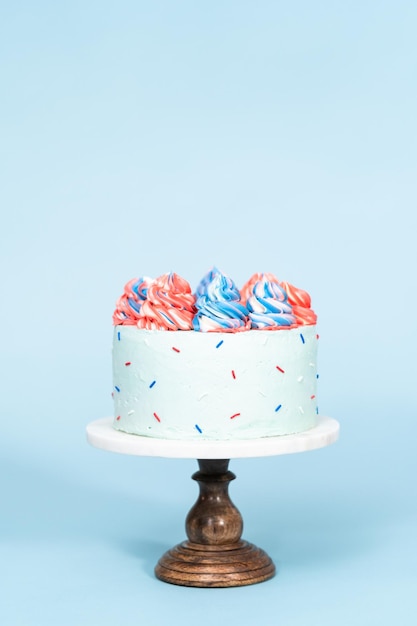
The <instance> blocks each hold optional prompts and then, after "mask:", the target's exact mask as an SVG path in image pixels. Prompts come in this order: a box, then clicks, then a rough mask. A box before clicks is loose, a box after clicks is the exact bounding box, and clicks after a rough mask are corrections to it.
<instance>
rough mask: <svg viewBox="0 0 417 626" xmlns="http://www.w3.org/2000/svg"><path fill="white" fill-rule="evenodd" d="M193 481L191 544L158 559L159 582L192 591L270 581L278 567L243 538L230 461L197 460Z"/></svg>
mask: <svg viewBox="0 0 417 626" xmlns="http://www.w3.org/2000/svg"><path fill="white" fill-rule="evenodd" d="M198 464H199V467H200V471H198V472H196V473H195V474H193V479H194V480H196V481H197V482H198V484H199V486H200V495H199V498H198V500H197V502H196V503H195V504H194V506H193V507H192V509H191V511H190V512H189V513H188V515H187V519H186V524H185V527H186V532H187V537H188V541H184V542H183V543H180V544H178V545H177V546H175V548H172V550H169V551H168V552H166V553H165V554H164V555H163V556H162V557H161V559H160V560H159V562H158V564H157V566H156V568H155V574H156V575H157V577H158V578H160V579H161V580H164V581H165V582H167V583H174V584H176V585H187V586H190V587H234V586H240V585H251V584H253V583H260V582H262V581H263V580H267V579H268V578H272V576H273V575H274V573H275V566H274V564H273V563H272V561H271V559H270V558H269V556H268V555H267V554H266V553H265V552H264V551H263V550H261V549H260V548H257V547H256V546H254V545H253V544H251V543H248V542H247V541H243V540H242V539H241V535H242V530H243V520H242V516H241V515H240V513H239V511H238V509H237V508H236V507H235V505H234V504H233V503H232V501H231V500H230V497H229V483H230V481H231V480H233V479H234V478H236V476H235V475H234V474H233V473H232V472H230V471H228V465H229V461H228V460H203V459H201V460H199V461H198Z"/></svg>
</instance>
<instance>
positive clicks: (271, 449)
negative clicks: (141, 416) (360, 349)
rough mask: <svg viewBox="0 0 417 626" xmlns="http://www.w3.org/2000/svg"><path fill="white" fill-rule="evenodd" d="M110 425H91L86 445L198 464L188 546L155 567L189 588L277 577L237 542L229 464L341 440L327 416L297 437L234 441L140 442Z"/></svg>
mask: <svg viewBox="0 0 417 626" xmlns="http://www.w3.org/2000/svg"><path fill="white" fill-rule="evenodd" d="M112 423H113V419H112V418H103V419H99V420H96V421H95V422H92V423H91V424H89V425H88V426H87V440H88V441H89V443H90V444H91V445H93V446H95V447H96V448H101V449H103V450H108V451H112V452H118V453H121V454H133V455H138V456H160V457H170V458H194V459H195V458H197V459H199V460H198V464H199V471H198V472H196V473H195V474H193V476H192V478H193V479H194V480H196V481H197V482H198V484H199V487H200V494H199V497H198V499H197V501H196V503H195V504H194V506H193V507H192V508H191V510H190V512H189V513H188V516H187V519H186V532H187V537H188V541H184V542H182V543H180V544H178V545H177V546H175V547H174V548H172V549H171V550H168V552H166V553H165V554H164V555H163V556H162V557H161V558H160V559H159V561H158V563H157V565H156V567H155V574H156V576H157V577H158V578H159V579H160V580H163V581H164V582H167V583H172V584H174V585H183V586H187V587H239V586H243V585H252V584H254V583H259V582H262V581H264V580H268V579H269V578H272V577H273V576H274V573H275V566H274V564H273V562H272V560H271V559H270V557H269V556H268V555H267V554H266V553H265V552H264V551H263V550H261V549H260V548H257V547H256V546H254V545H253V544H251V543H248V542H247V541H244V540H242V539H241V535H242V529H243V521H242V516H241V515H240V513H239V511H238V509H237V508H236V507H235V505H234V504H233V503H232V501H231V500H230V497H229V491H228V490H229V483H230V481H231V480H233V479H234V478H236V476H235V475H234V474H233V473H232V472H230V471H229V470H228V466H229V459H230V458H242V457H261V456H273V455H279V454H291V453H294V452H305V451H307V450H314V449H317V448H322V447H324V446H328V445H330V444H332V443H334V442H335V441H336V440H337V438H338V435H339V423H338V422H337V421H336V420H335V419H332V418H329V417H319V419H318V424H317V426H316V427H315V428H312V429H310V430H307V431H304V432H302V433H297V434H295V435H286V436H283V437H267V438H265V439H254V440H250V441H246V440H243V441H234V442H229V441H195V440H194V441H172V440H171V441H167V440H162V439H155V438H151V437H140V436H137V435H129V434H126V433H122V432H120V431H117V430H115V429H113V427H112Z"/></svg>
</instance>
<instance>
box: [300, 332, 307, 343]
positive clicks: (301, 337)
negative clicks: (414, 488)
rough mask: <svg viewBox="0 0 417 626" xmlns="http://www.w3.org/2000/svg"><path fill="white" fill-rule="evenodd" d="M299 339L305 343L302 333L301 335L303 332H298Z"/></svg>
mask: <svg viewBox="0 0 417 626" xmlns="http://www.w3.org/2000/svg"><path fill="white" fill-rule="evenodd" d="M300 339H301V341H302V342H303V343H305V342H306V340H305V339H304V335H303V333H300Z"/></svg>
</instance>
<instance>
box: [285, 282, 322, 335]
mask: <svg viewBox="0 0 417 626" xmlns="http://www.w3.org/2000/svg"><path fill="white" fill-rule="evenodd" d="M279 284H280V285H281V287H282V288H283V289H285V291H286V292H287V296H288V302H289V303H290V304H291V305H292V311H293V313H294V315H295V318H296V320H297V324H300V325H303V326H311V325H313V324H315V323H316V322H317V315H316V314H315V313H314V311H313V309H312V308H311V298H310V295H309V294H308V293H307V291H304V290H303V289H299V288H298V287H294V285H291V284H290V283H287V282H286V281H284V280H280V281H279Z"/></svg>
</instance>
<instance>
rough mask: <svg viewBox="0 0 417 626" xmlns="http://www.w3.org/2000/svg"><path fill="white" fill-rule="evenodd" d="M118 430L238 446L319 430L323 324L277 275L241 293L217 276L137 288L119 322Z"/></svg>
mask: <svg viewBox="0 0 417 626" xmlns="http://www.w3.org/2000/svg"><path fill="white" fill-rule="evenodd" d="M113 321H114V324H115V330H114V339H113V384H114V389H113V398H114V408H115V417H114V427H115V428H116V429H118V430H122V431H124V432H126V433H131V434H135V435H140V436H146V437H156V438H160V439H180V440H184V439H209V440H233V439H253V438H260V437H274V436H278V435H287V434H292V433H297V432H301V431H303V430H307V429H309V428H312V427H314V426H315V425H316V421H317V413H318V410H317V393H316V387H317V344H318V335H317V330H316V316H315V314H314V312H313V311H312V309H311V303H310V297H309V295H308V294H307V293H306V292H305V291H303V290H300V289H296V288H295V287H293V286H292V285H290V284H289V283H284V282H282V281H278V279H277V278H276V277H275V276H274V275H272V274H254V275H253V276H252V277H251V278H250V279H249V280H248V281H247V283H245V285H244V286H243V287H242V288H241V289H240V290H239V289H238V288H237V287H236V285H235V283H234V282H233V281H232V280H231V279H230V278H228V277H226V276H225V275H224V274H222V273H221V272H219V271H218V270H216V269H215V268H214V269H213V270H211V271H210V272H209V273H208V274H207V275H206V276H205V277H204V278H203V279H202V280H201V281H200V283H199V285H198V286H197V288H196V290H195V293H192V292H191V287H190V286H189V284H188V283H187V281H185V280H184V279H182V278H181V277H179V276H178V275H176V274H172V273H171V274H166V275H164V276H162V277H159V278H157V279H155V280H151V279H149V278H146V277H145V278H140V279H133V280H132V281H129V282H128V283H127V285H126V286H125V290H124V293H123V295H122V296H121V297H120V298H119V300H118V302H117V305H116V310H115V312H114V315H113Z"/></svg>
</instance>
